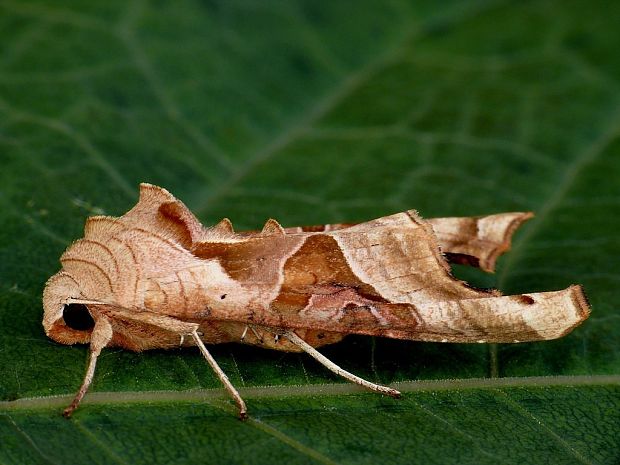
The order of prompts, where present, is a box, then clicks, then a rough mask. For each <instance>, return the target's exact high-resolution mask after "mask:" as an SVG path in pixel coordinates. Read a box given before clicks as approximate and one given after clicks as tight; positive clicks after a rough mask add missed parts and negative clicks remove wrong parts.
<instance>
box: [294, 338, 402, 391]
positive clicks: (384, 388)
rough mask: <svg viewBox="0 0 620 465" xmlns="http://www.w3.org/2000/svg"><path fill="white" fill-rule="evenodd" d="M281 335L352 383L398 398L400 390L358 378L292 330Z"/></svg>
mask: <svg viewBox="0 0 620 465" xmlns="http://www.w3.org/2000/svg"><path fill="white" fill-rule="evenodd" d="M283 335H284V337H286V338H287V339H288V340H289V341H291V342H292V343H293V344H295V345H296V346H297V347H299V348H300V349H302V350H303V351H304V352H306V353H307V354H308V355H310V356H312V357H313V358H314V359H315V360H317V361H318V362H319V363H321V364H322V365H323V366H325V367H326V368H327V369H329V370H331V371H333V372H334V373H336V374H337V375H339V376H342V377H343V378H345V379H347V380H349V381H351V382H352V383H355V384H359V385H360V386H363V387H365V388H366V389H370V390H371V391H375V392H379V393H381V394H386V395H388V396H390V397H394V398H395V399H398V398H399V397H400V392H399V391H397V390H396V389H392V388H390V387H387V386H381V385H380V384H375V383H371V382H370V381H366V380H365V379H363V378H360V377H359V376H355V375H354V374H353V373H349V372H348V371H347V370H345V369H343V368H340V367H339V366H338V365H336V364H335V363H334V362H332V361H331V360H330V359H328V358H327V357H326V356H325V355H323V354H321V353H320V352H319V351H318V350H316V349H315V348H314V347H312V346H311V345H310V344H308V343H307V342H306V341H304V340H303V339H302V338H300V337H299V336H298V335H297V334H295V333H294V332H293V331H286V332H285V333H284V334H283Z"/></svg>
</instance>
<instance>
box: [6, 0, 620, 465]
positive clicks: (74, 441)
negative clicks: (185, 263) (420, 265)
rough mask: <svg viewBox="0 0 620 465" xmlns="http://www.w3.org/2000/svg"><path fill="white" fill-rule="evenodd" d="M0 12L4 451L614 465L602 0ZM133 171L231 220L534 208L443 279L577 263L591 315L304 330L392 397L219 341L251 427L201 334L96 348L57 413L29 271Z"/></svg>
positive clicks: (616, 92) (101, 6) (613, 72)
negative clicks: (489, 264) (544, 337)
mask: <svg viewBox="0 0 620 465" xmlns="http://www.w3.org/2000/svg"><path fill="white" fill-rule="evenodd" d="M0 12H1V14H0V167H1V169H0V225H1V227H0V374H1V377H0V437H1V438H2V440H1V446H0V463H16V464H22V463H46V464H61V463H62V464H70V463H76V464H82V463H116V464H118V463H138V464H139V463H149V464H151V463H205V462H206V463H243V464H246V463H256V464H263V463H323V464H333V463H339V464H349V463H351V464H362V463H394V464H396V463H403V464H411V463H420V464H431V463H437V464H468V463H471V464H486V463H489V464H497V463H502V464H504V463H505V464H512V463H515V464H517V463H518V464H522V463H534V464H538V463H549V464H564V463H566V464H574V463H582V464H615V463H618V461H619V460H620V439H619V438H620V414H619V413H618V412H619V411H620V401H619V399H620V386H619V385H620V316H619V315H620V314H619V313H618V310H617V305H616V302H617V301H618V300H619V297H620V295H619V291H618V286H617V282H618V279H619V276H620V275H619V274H618V271H617V263H618V261H617V257H618V255H619V254H620V239H619V236H618V234H617V231H618V230H619V226H620V219H619V218H620V215H619V213H620V210H619V209H618V207H619V204H620V203H619V202H620V182H619V180H620V55H619V54H618V53H617V50H618V48H619V46H620V39H619V38H618V34H617V18H618V17H619V15H620V4H617V3H613V2H598V3H597V2H580V1H563V2H560V1H554V0H551V1H547V2H542V1H540V2H537V1H530V2H515V3H509V2H495V1H490V0H487V1H485V0H480V1H476V2H466V1H456V0H453V1H450V2H442V3H441V5H439V4H438V3H436V2H430V1H422V2H411V4H410V3H408V2H404V1H400V0H392V1H388V2H366V1H358V2H355V3H354V4H352V3H350V2H340V1H333V2H320V3H319V2H313V1H306V2H276V1H265V2H236V1H209V2H198V1H195V0H182V1H180V2H167V1H162V0H158V1H155V0H153V1H152V2H146V1H139V0H137V1H134V2H130V3H128V2H122V1H120V0H117V1H105V2H104V1H90V2H79V1H75V0H73V1H72V0H65V1H63V2H51V1H47V2H46V1H45V0H37V1H34V2H30V1H19V2H18V1H16V0H14V1H0ZM141 181H146V182H151V183H153V184H157V185H161V186H163V187H166V188H167V189H169V190H170V191H171V192H173V193H174V194H175V195H176V196H177V197H179V198H180V199H182V200H183V201H184V202H185V203H187V205H188V206H189V207H190V208H191V209H192V210H193V211H195V212H196V214H197V215H198V216H199V217H200V219H201V220H202V221H203V222H204V223H205V224H213V223H215V222H216V221H218V220H219V219H220V218H222V217H224V216H227V217H229V218H231V219H232V220H233V223H234V224H235V226H236V228H237V229H244V228H257V227H260V226H261V224H262V222H264V221H265V220H266V219H267V218H270V217H274V218H277V219H278V220H279V221H280V222H281V223H282V224H284V225H297V224H317V223H329V222H341V221H351V222H352V221H363V220H368V219H372V218H376V217H380V216H383V215H386V214H390V213H393V212H397V211H402V210H405V209H410V208H416V209H418V210H419V211H420V213H421V214H422V215H423V216H426V217H434V216H453V215H464V216H469V215H477V214H488V213H495V212H501V211H529V210H531V211H534V212H535V213H536V215H537V217H536V218H535V219H534V220H532V221H531V222H530V223H529V224H528V225H526V226H525V227H524V228H523V231H520V232H519V233H518V235H517V237H516V241H515V244H514V247H513V251H512V252H510V253H509V254H507V255H506V257H504V258H502V259H501V260H500V263H499V269H498V272H497V274H496V275H491V276H483V275H482V273H480V272H478V271H477V270H471V269H465V268H458V269H456V270H455V272H456V273H457V275H458V276H461V277H465V278H467V279H468V280H470V281H472V282H473V283H474V284H477V285H480V286H495V287H498V288H499V289H501V290H502V291H503V292H505V293H517V292H533V291H543V290H555V289H561V288H564V287H566V286H568V285H569V284H572V283H581V284H583V285H584V287H585V289H586V292H587V293H588V296H589V298H590V300H591V303H592V308H593V310H592V315H591V317H590V319H589V320H588V321H587V322H585V323H584V324H583V325H582V326H580V327H579V328H577V329H576V330H575V331H574V332H573V333H571V334H570V335H568V336H566V337H564V338H562V339H559V340H556V341H547V342H539V343H531V344H516V345H499V346H486V345H478V344H476V345H465V344H453V345H446V344H428V343H418V342H406V341H394V340H387V339H381V338H376V339H373V338H364V337H350V338H347V339H345V341H343V342H341V343H339V344H335V345H333V346H329V347H326V348H324V349H322V352H323V353H324V354H325V355H327V356H328V357H329V358H330V359H332V360H333V361H335V362H336V363H339V364H341V365H342V366H343V367H344V368H346V369H348V370H350V371H352V372H354V373H356V374H358V375H360V376H363V377H366V378H367V379H370V380H374V381H377V382H382V383H401V384H400V385H399V386H401V388H402V390H403V391H404V399H402V400H400V401H396V400H392V399H386V398H382V397H380V396H377V395H372V394H361V393H360V392H359V390H358V389H357V388H356V387H354V386H350V385H348V384H343V383H342V382H341V380H339V379H337V378H336V377H335V376H332V375H331V374H330V373H329V372H327V371H326V370H325V369H324V368H323V367H322V366H320V365H318V364H317V363H315V362H314V361H313V360H311V359H309V358H308V357H307V356H305V355H299V354H282V353H275V352H270V351H266V350H260V349H256V348H252V347H246V346H241V345H238V344H228V345H222V346H216V347H213V354H214V356H215V357H216V359H217V360H218V361H219V363H220V364H221V366H222V368H223V369H224V370H225V371H226V372H227V373H228V374H229V375H230V378H231V380H232V382H233V383H234V384H235V385H237V386H239V387H240V388H241V390H242V393H243V394H244V395H245V396H246V397H247V400H248V404H249V408H250V413H251V419H250V420H249V421H248V422H246V423H241V422H239V421H238V420H236V418H235V416H234V406H233V405H232V403H231V402H230V401H229V400H228V399H227V398H225V397H223V395H222V391H221V389H220V388H219V384H218V381H217V379H216V378H215V376H214V375H213V373H212V372H211V371H210V369H209V367H208V366H207V364H206V363H204V361H203V359H202V358H201V357H200V354H198V353H197V351H194V350H174V351H151V352H147V353H142V354H136V353H130V352H126V351H119V350H106V351H104V354H103V355H102V357H101V359H100V362H99V366H98V368H97V373H96V375H95V380H94V384H93V387H92V395H91V396H87V397H86V399H85V403H84V405H83V406H82V407H80V409H79V410H78V411H77V412H76V414H75V416H74V418H73V419H71V420H70V421H67V420H64V419H63V418H62V417H60V411H61V410H62V405H65V404H66V403H67V402H68V399H70V396H71V395H72V394H73V393H74V392H75V391H76V389H77V387H78V386H79V384H80V382H81V379H82V377H83V374H84V368H85V360H86V355H87V353H86V348H85V347H81V346H75V347H70V346H62V345H59V344H56V343H54V342H53V341H51V340H49V339H47V338H46V337H45V335H44V333H43V330H42V327H41V316H42V308H41V300H40V296H41V291H42V289H43V286H44V283H45V280H46V279H47V278H48V277H49V276H51V275H52V274H53V273H55V272H56V271H57V270H58V268H59V263H58V257H59V256H60V254H61V253H62V251H63V250H64V249H65V247H66V246H67V245H68V244H70V242H71V241H72V240H74V239H77V238H79V237H81V236H82V228H83V224H84V220H85V219H86V218H87V217H88V216H91V215H95V214H108V215H120V214H122V213H124V212H125V211H127V210H128V209H129V208H130V207H131V206H132V205H133V204H134V203H135V201H136V199H137V186H138V183H139V182H141ZM487 377H490V378H488V379H487ZM416 380H437V381H435V382H430V381H420V382H417V381H416ZM259 386H272V387H268V388H259ZM59 395H60V396H63V397H61V398H57V397H54V396H59Z"/></svg>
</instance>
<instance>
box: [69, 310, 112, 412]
mask: <svg viewBox="0 0 620 465" xmlns="http://www.w3.org/2000/svg"><path fill="white" fill-rule="evenodd" d="M111 339H112V325H111V324H110V321H109V320H108V319H107V318H105V317H99V318H97V321H96V322H95V327H94V328H93V332H92V334H91V339H90V358H89V360H88V368H87V369H86V374H85V375H84V380H83V381H82V385H81V386H80V389H79V391H78V392H77V394H76V395H75V397H74V398H73V402H71V404H70V405H69V406H68V407H67V408H66V409H65V410H64V411H63V412H62V415H63V416H64V417H65V418H69V417H70V416H71V414H72V413H73V411H74V410H75V409H76V408H78V405H80V401H81V400H82V398H83V397H84V395H85V394H86V392H87V391H88V388H89V386H90V383H91V382H92V381H93V376H94V375H95V367H96V366H97V357H98V356H99V354H100V353H101V350H102V349H103V348H104V347H105V346H107V345H108V343H109V342H110V340H111Z"/></svg>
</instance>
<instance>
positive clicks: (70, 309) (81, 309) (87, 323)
mask: <svg viewBox="0 0 620 465" xmlns="http://www.w3.org/2000/svg"><path fill="white" fill-rule="evenodd" d="M62 318H63V319H64V320H65V324H66V325H67V326H68V327H69V328H71V329H76V330H78V331H85V330H87V329H92V328H93V327H94V326H95V320H93V317H92V316H90V313H89V312H88V308H86V305H84V304H69V305H65V306H64V307H63V309H62Z"/></svg>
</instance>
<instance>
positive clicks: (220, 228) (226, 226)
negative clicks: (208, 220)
mask: <svg viewBox="0 0 620 465" xmlns="http://www.w3.org/2000/svg"><path fill="white" fill-rule="evenodd" d="M211 231H214V232H218V233H220V234H226V235H229V234H234V233H235V230H234V228H233V225H232V223H231V221H230V220H229V219H228V218H223V219H222V221H220V222H219V223H218V224H216V225H215V226H213V227H212V228H211Z"/></svg>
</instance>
